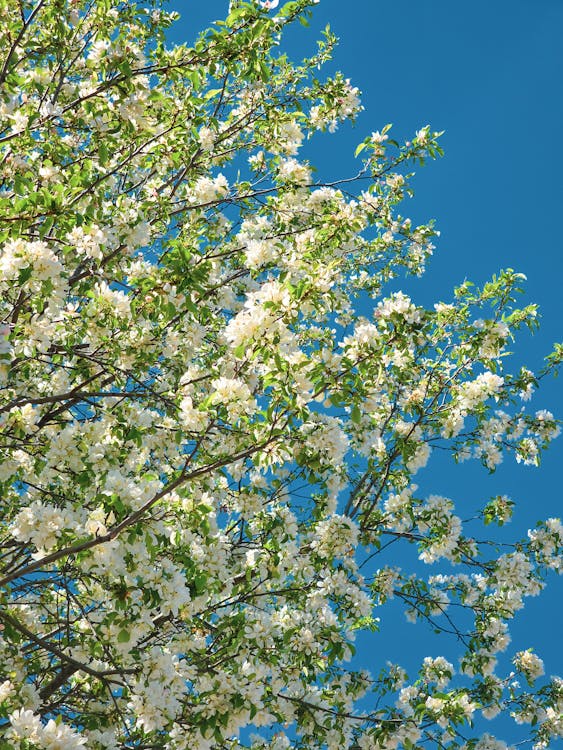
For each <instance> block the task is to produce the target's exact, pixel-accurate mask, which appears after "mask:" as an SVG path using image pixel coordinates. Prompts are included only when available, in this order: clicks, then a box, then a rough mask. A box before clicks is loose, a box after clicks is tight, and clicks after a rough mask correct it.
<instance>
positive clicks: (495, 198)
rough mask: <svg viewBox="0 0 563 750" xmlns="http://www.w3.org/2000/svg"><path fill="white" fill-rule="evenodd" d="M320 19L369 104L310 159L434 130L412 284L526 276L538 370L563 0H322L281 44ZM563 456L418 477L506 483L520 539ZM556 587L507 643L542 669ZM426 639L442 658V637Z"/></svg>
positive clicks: (561, 286)
mask: <svg viewBox="0 0 563 750" xmlns="http://www.w3.org/2000/svg"><path fill="white" fill-rule="evenodd" d="M227 5H228V3H227V0H204V1H203V2H200V3H197V2H195V1H194V0H172V2H170V4H169V7H171V8H172V9H174V10H178V11H179V12H180V13H181V14H182V19H181V20H180V21H179V22H178V23H177V24H176V26H175V27H174V29H173V31H172V33H171V34H170V38H171V39H173V40H174V41H188V42H189V41H193V39H194V38H195V35H196V33H197V31H199V30H200V29H202V28H204V27H205V26H207V25H209V23H210V22H211V21H212V20H213V19H214V18H220V17H223V16H224V15H225V13H226V9H227ZM327 23H330V25H331V28H332V30H333V31H334V32H335V33H336V34H337V36H339V37H340V40H341V41H340V45H339V47H338V49H337V51H336V55H335V61H334V66H333V69H340V70H342V72H343V73H344V74H345V75H346V77H349V78H351V80H352V83H353V84H354V85H356V86H358V87H359V88H360V89H361V90H362V92H363V97H362V101H363V105H364V107H365V110H364V112H363V113H362V114H361V116H360V117H359V118H358V121H357V124H356V126H355V127H354V128H352V127H348V126H346V127H343V128H342V129H341V130H339V131H338V133H337V134H336V135H335V136H333V137H331V139H330V141H328V140H327V138H326V137H321V138H319V139H318V143H317V145H313V146H312V147H311V149H309V150H308V154H307V155H308V156H309V157H310V158H311V160H312V162H313V163H314V164H315V165H316V166H317V168H318V169H319V173H320V175H321V176H323V177H330V178H332V179H334V178H335V177H343V176H346V175H349V174H352V173H353V170H354V160H353V150H354V146H355V144H356V143H357V142H359V141H360V140H362V139H363V138H364V137H365V136H366V135H368V134H369V133H371V131H372V130H377V129H380V128H381V127H382V126H383V125H385V124H386V123H388V122H391V123H393V124H394V129H393V133H394V134H395V137H397V138H399V139H401V138H408V137H409V136H411V135H412V134H413V133H414V131H415V130H417V129H418V128H419V127H421V126H423V125H426V124H427V123H429V124H430V125H431V127H432V128H433V129H435V130H444V131H445V134H444V136H443V138H442V145H443V147H444V148H445V151H446V155H445V157H444V158H443V159H441V160H439V161H437V162H433V163H430V164H428V165H427V166H426V167H425V168H424V169H423V170H421V171H420V172H419V174H417V177H416V179H415V188H416V195H415V197H414V199H412V200H411V201H410V204H409V205H408V207H407V205H403V206H402V208H401V212H402V213H404V214H405V215H410V216H412V217H413V219H414V220H415V221H418V222H421V221H425V220H427V219H428V218H435V219H436V225H437V228H438V229H439V230H440V231H441V237H440V241H439V242H438V247H437V250H436V254H435V257H434V258H433V260H432V261H431V263H430V264H429V267H428V271H427V274H426V276H425V277H424V278H423V279H422V280H420V281H417V282H415V284H414V285H412V284H409V290H408V291H409V292H410V293H411V294H412V295H413V296H414V298H415V299H416V301H418V302H420V303H423V304H431V303H432V302H433V301H435V300H437V299H439V298H441V299H447V298H448V296H449V294H450V291H451V289H452V288H453V287H454V286H455V285H456V284H458V283H459V282H461V281H463V279H465V278H469V279H471V280H473V281H475V282H482V281H484V280H486V279H487V278H489V277H490V276H491V275H492V274H493V273H495V272H496V271H498V270H499V269H500V268H506V267H511V268H515V269H516V270H518V271H521V272H523V273H525V274H526V276H527V277H528V283H527V286H526V289H527V296H526V299H527V301H528V302H532V301H533V302H537V303H538V304H539V305H540V313H541V316H542V320H541V322H542V327H541V330H540V332H539V333H538V334H536V335H535V336H534V337H533V338H531V337H530V336H527V335H525V334H524V335H523V336H522V339H521V342H520V344H518V345H517V347H515V350H516V355H515V358H514V360H515V361H514V369H516V368H517V367H518V366H519V364H521V363H524V362H525V363H526V364H528V365H529V366H530V368H531V369H532V370H538V369H540V366H541V359H542V357H543V356H544V355H545V354H547V353H548V352H549V351H550V350H551V349H550V347H551V345H552V343H553V342H554V341H556V340H562V339H563V283H562V282H563V238H562V230H561V228H560V226H559V223H560V222H559V219H560V217H561V216H563V212H562V205H561V204H562V198H563V189H562V184H561V175H563V97H562V95H561V82H562V80H563V45H562V43H561V39H562V35H563V2H562V1H561V0H510V1H509V0H473V2H472V3H457V2H452V0H425V2H416V1H415V0H392V2H389V1H388V2H380V1H379V0H347V2H345V1H344V0H321V1H320V3H319V4H318V5H317V6H316V8H315V10H314V19H313V22H312V24H311V28H310V29H308V30H306V29H303V28H301V27H299V28H298V29H296V31H295V32H294V33H293V34H292V36H291V37H290V39H289V41H288V43H287V46H286V49H287V51H288V52H289V53H290V54H291V53H292V52H295V55H296V57H297V58H299V57H300V56H301V55H302V54H304V53H305V52H306V51H309V50H312V49H313V48H314V42H315V39H316V38H317V36H318V33H317V32H318V30H319V29H321V28H324V26H325V25H326V24H327ZM327 146H329V147H330V148H327ZM562 376H563V374H562ZM562 384H563V380H561V379H560V380H553V381H551V382H550V383H545V384H544V385H542V388H541V390H540V391H539V392H538V394H537V396H536V398H535V400H534V401H533V405H534V407H535V408H537V409H541V408H548V409H550V410H551V411H553V412H554V413H555V414H556V416H558V417H563V392H562V388H561V385H562ZM562 461H563V437H561V438H560V439H559V440H558V441H556V442H555V443H554V445H553V447H552V449H551V451H550V452H549V453H548V454H546V455H545V457H544V460H543V464H542V466H541V468H540V469H539V470H538V469H533V468H530V467H522V466H517V465H516V464H515V463H513V461H512V460H510V461H508V460H507V461H506V464H503V465H502V466H501V468H500V469H499V471H497V473H496V474H495V475H494V476H492V477H490V476H487V475H485V474H484V472H483V471H482V470H478V469H477V467H475V466H466V465H464V466H461V467H454V466H452V464H451V463H448V462H447V461H441V462H440V463H438V464H432V463H431V464H430V465H429V468H428V469H427V471H426V473H425V474H424V476H422V474H421V476H420V481H419V484H420V485H421V488H423V489H424V490H425V491H427V492H434V493H438V494H444V495H447V496H449V497H452V499H454V500H455V501H456V503H457V504H459V506H460V507H461V508H463V504H464V502H467V503H468V504H471V502H472V501H474V500H475V498H478V499H480V498H481V497H489V496H491V495H494V494H508V495H509V496H511V497H512V498H513V499H514V500H516V501H517V503H518V509H517V513H516V517H515V520H514V523H513V524H512V528H511V529H510V530H511V531H512V533H513V534H514V537H517V536H520V535H521V534H524V533H525V531H526V529H527V528H528V527H529V526H531V525H533V524H534V523H535V522H536V521H537V520H538V519H539V518H544V517H548V516H553V515H558V516H560V515H561V494H562V493H561V478H560V477H561V474H560V466H561V463H562ZM418 479H419V477H418V476H417V480H418ZM461 515H463V511H461ZM550 583H551V587H548V590H547V591H546V592H545V595H543V596H541V597H539V598H535V599H528V600H527V602H528V603H527V606H526V609H525V610H524V612H522V613H521V614H520V616H519V617H518V618H517V620H516V622H515V623H514V625H513V627H512V632H513V644H512V645H511V647H510V652H511V653H513V652H514V651H515V650H517V649H518V648H522V647H527V646H534V647H535V648H536V650H537V652H538V653H539V655H540V656H542V658H544V660H545V662H546V671H548V672H549V673H552V674H553V673H555V674H559V675H563V659H562V656H561V648H560V639H561V633H562V632H563V603H562V602H563V586H562V582H561V580H556V579H554V578H552V579H551V580H550ZM550 588H551V591H550ZM416 630H418V628H417V629H416ZM416 630H415V629H413V626H411V625H408V624H406V623H403V622H402V621H399V620H396V619H395V618H391V619H390V620H389V623H388V624H386V623H385V621H383V622H382V632H381V634H380V635H379V636H377V637H376V638H373V637H372V638H371V640H369V641H365V642H363V644H362V645H363V646H365V649H366V650H365V651H364V656H363V657H362V658H364V659H365V662H364V663H365V664H366V665H367V666H369V665H370V662H372V660H373V667H374V668H375V667H377V665H378V664H380V663H381V662H384V661H385V660H386V659H388V658H389V659H392V660H397V661H402V662H403V663H404V662H407V663H408V662H409V661H411V660H412V659H414V655H415V654H418V656H419V657H423V656H425V655H426V653H420V648H419V644H418V643H415V638H414V636H415V635H417V632H416ZM428 649H429V650H428V653H432V654H433V655H437V654H438V653H441V641H432V642H429V644H428ZM486 729H487V730H493V731H494V727H493V726H490V727H489V726H488V727H486ZM518 736H519V735H518V734H515V735H513V736H509V735H508V733H507V734H506V739H509V740H514V739H516V738H517V737H518ZM520 736H521V735H520ZM561 744H562V745H563V743H561Z"/></svg>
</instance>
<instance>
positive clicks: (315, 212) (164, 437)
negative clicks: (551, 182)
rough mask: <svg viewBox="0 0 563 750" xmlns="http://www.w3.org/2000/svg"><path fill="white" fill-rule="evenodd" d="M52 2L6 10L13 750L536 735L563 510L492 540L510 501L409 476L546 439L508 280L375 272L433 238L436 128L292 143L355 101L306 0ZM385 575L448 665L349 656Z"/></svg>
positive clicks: (0, 688)
mask: <svg viewBox="0 0 563 750" xmlns="http://www.w3.org/2000/svg"><path fill="white" fill-rule="evenodd" d="M34 2H35V4H32V3H31V2H30V0H0V16H1V18H2V28H1V44H0V50H1V52H0V157H1V183H0V253H1V254H0V284H1V292H2V295H1V300H2V301H1V302H0V310H1V317H2V321H3V324H2V329H1V332H0V333H1V352H0V357H1V360H0V365H1V370H0V379H1V383H0V384H1V389H2V390H1V402H0V413H1V417H0V419H1V427H2V437H1V451H2V463H1V466H0V481H1V483H2V491H3V503H2V509H1V515H0V539H1V557H0V579H1V580H0V584H1V593H0V596H1V599H0V605H1V609H0V623H1V627H2V630H1V637H0V737H2V738H3V739H2V740H0V744H1V747H2V748H8V747H10V748H22V749H23V748H25V750H30V749H31V748H45V750H63V749H64V750H70V749H71V748H78V747H80V746H82V745H86V746H87V747H90V748H94V749H99V748H123V749H125V748H131V750H133V749H136V748H138V749H139V750H143V749H144V748H146V749H147V750H148V748H151V749H152V748H154V749H155V750H156V749H157V748H161V747H162V748H164V747H167V748H171V749H172V750H183V748H198V749H200V748H201V749H202V750H205V749H206V748H231V749H234V748H242V747H244V748H246V747H251V748H254V750H259V749H262V748H271V750H281V749H282V748H288V747H294V748H330V750H341V749H344V748H350V749H352V748H354V749H355V750H360V749H361V750H377V749H380V750H384V749H385V748H397V747H404V748H407V749H409V750H411V749H413V748H416V747H419V746H420V745H421V743H426V744H428V742H429V741H430V744H431V745H432V746H436V747H441V748H457V747H460V746H462V745H463V747H465V748H468V749H469V750H471V749H472V748H475V749H477V750H496V749H498V748H503V747H505V744H504V743H503V742H501V741H500V740H496V739H494V738H493V737H492V736H491V735H489V734H485V735H482V734H481V733H480V732H479V731H473V730H472V729H471V725H472V717H474V716H475V717H478V716H480V715H481V714H482V715H484V716H485V717H487V718H492V717H493V716H495V715H496V714H497V713H499V712H500V711H505V712H507V713H511V714H512V715H513V717H514V718H515V720H516V721H517V722H518V723H520V724H523V723H531V724H532V725H533V727H534V728H533V729H532V733H531V734H530V733H528V736H532V735H533V736H534V737H535V742H536V747H545V746H547V745H548V743H549V742H550V739H551V738H553V737H556V736H557V735H560V734H561V733H562V723H561V719H560V714H559V712H560V710H561V704H562V701H563V684H562V682H561V680H558V679H556V678H553V679H552V680H551V681H550V680H545V681H541V680H540V681H539V682H537V680H538V679H539V678H540V677H541V676H542V674H543V665H542V661H541V659H540V658H539V657H538V656H536V655H535V654H534V653H532V652H531V651H522V652H519V653H516V654H515V655H514V658H513V664H514V669H515V671H516V672H517V673H520V679H521V681H522V682H524V681H525V682H526V683H527V686H524V687H522V686H520V687H518V686H517V685H516V684H515V683H514V682H513V677H511V676H509V675H507V674H503V673H500V671H499V669H498V668H497V667H496V657H495V654H496V653H497V652H499V651H503V650H504V649H506V648H507V646H508V644H509V641H510V638H509V634H508V622H509V620H510V619H511V618H512V617H513V615H514V613H515V612H516V611H517V610H519V609H520V608H521V607H522V604H523V599H524V597H526V596H529V595H535V594H537V593H538V592H539V591H540V590H541V588H542V587H543V585H544V577H545V573H546V572H547V571H548V570H549V569H553V570H556V571H559V572H560V571H561V568H562V566H561V559H562V558H561V549H562V544H563V531H562V527H561V524H560V522H559V521H558V520H556V519H549V520H547V521H546V522H545V523H541V524H539V525H538V526H537V528H535V529H533V530H531V531H530V532H529V534H528V538H527V539H525V540H518V541H516V542H515V543H514V544H513V545H511V546H508V547H505V548H504V552H503V554H501V555H500V556H499V554H498V553H497V551H496V548H495V547H491V541H494V538H495V536H494V533H490V530H491V529H492V528H494V526H495V524H500V525H502V524H503V523H505V522H506V521H508V520H509V518H510V515H511V508H512V503H511V501H510V500H509V499H508V498H506V497H504V496H501V497H495V498H493V499H488V500H485V501H484V502H483V507H482V511H481V512H480V513H479V514H478V515H477V516H476V517H475V518H474V519H472V521H471V522H467V523H465V522H464V524H462V522H461V520H460V517H459V516H458V515H457V514H456V511H455V507H454V501H453V500H451V499H448V498H445V497H441V496H435V495H433V496H430V497H425V498H424V497H420V496H419V495H418V494H417V488H416V485H415V484H413V477H414V475H415V474H416V472H417V471H418V470H420V469H421V468H422V467H424V466H425V465H426V463H427V461H428V460H429V458H430V454H431V451H432V448H433V446H439V447H441V448H445V449H447V450H449V451H450V452H452V453H453V455H454V456H455V457H456V459H457V460H465V459H467V458H471V459H477V460H480V461H481V462H482V463H483V465H484V466H485V467H486V469H488V470H490V471H493V470H494V469H495V466H496V465H497V464H498V463H499V462H500V461H501V459H502V456H503V454H512V455H513V456H514V457H515V458H516V460H517V461H523V462H525V463H527V464H537V463H538V461H539V456H540V452H541V451H542V450H543V449H544V448H545V447H546V446H547V444H548V443H549V441H550V439H551V438H553V437H554V436H555V434H556V433H557V431H558V428H557V424H556V422H555V420H554V418H553V416H552V415H551V414H550V413H549V412H547V411H541V412H536V413H533V412H532V413H527V412H525V411H524V410H522V409H521V408H520V401H521V400H524V401H527V400H528V399H529V397H530V395H531V393H532V390H533V389H534V387H535V386H536V385H537V382H538V380H539V377H541V375H540V376H538V377H535V376H534V375H533V374H532V372H531V371H529V370H528V369H521V370H520V371H519V372H518V373H516V374H509V373H507V372H505V371H504V369H503V361H504V360H503V350H504V347H505V345H506V343H507V342H509V341H510V340H511V339H512V337H513V334H514V332H515V331H517V330H518V329H519V328H521V327H522V326H529V327H532V328H533V327H534V326H535V307H534V306H533V305H529V306H527V307H523V308H519V307H516V306H515V295H516V293H517V292H518V291H519V286H520V284H521V280H522V276H521V275H520V274H518V273H515V272H514V271H512V270H507V271H503V272H501V273H500V274H499V275H498V276H497V277H495V278H493V279H492V280H491V281H490V282H489V283H487V284H485V285H484V286H483V288H481V289H477V288H475V287H474V286H472V285H470V284H469V283H465V284H463V285H462V286H461V287H459V288H458V289H456V290H455V293H454V294H453V295H452V296H451V298H450V297H448V298H447V300H448V301H445V302H444V301H440V302H438V303H437V304H436V305H434V308H433V309H429V310H427V309H423V308H421V307H419V306H417V305H416V304H415V303H414V302H413V301H412V300H411V299H410V298H409V297H408V296H406V295H405V294H402V293H400V292H399V293H390V292H389V291H388V289H387V284H388V282H389V281H390V280H392V279H394V278H396V277H398V276H399V275H401V274H407V275H408V274H414V275H420V274H421V273H422V272H423V271H424V264H425V261H426V259H427V258H428V256H429V255H430V253H431V251H432V247H433V246H432V240H433V237H434V234H435V233H434V231H433V229H432V227H431V226H430V225H429V226H413V224H412V223H411V221H410V220H409V219H408V218H405V217H403V216H401V215H400V214H399V213H398V205H399V203H400V201H401V199H402V198H403V196H404V195H405V194H408V193H409V190H410V188H409V174H408V170H409V169H411V168H412V164H413V163H419V162H423V161H424V160H425V159H426V158H427V157H434V156H435V155H436V154H439V153H440V149H439V146H438V145H437V137H438V134H437V133H434V132H431V130H430V129H429V128H428V127H426V128H423V129H422V130H420V131H419V132H418V133H416V136H415V137H414V138H413V139H412V141H410V142H408V143H406V144H404V145H400V144H398V143H396V142H394V141H393V140H391V138H390V136H389V128H388V127H385V128H383V129H382V130H381V132H379V131H378V132H374V133H372V134H371V136H369V137H367V138H366V139H365V140H363V141H362V142H361V143H360V145H359V146H358V149H357V152H356V156H357V157H358V163H359V164H360V166H359V171H358V173H357V174H356V175H355V176H353V177H351V178H349V179H345V180H341V181H340V182H332V183H330V184H325V183H320V182H319V181H316V180H315V179H314V177H313V174H312V168H311V167H310V165H309V164H308V163H307V162H306V161H305V160H303V159H302V158H301V159H300V158H298V154H299V152H300V148H301V146H302V143H303V141H304V139H305V138H309V137H310V136H312V135H313V134H314V132H315V131H317V130H328V131H330V132H332V131H333V130H334V129H335V128H336V127H337V125H338V123H339V122H341V121H343V120H346V119H349V118H352V119H353V118H354V115H355V114H356V113H357V112H358V110H359V109H360V100H359V92H358V91H357V89H355V88H354V87H353V86H352V85H351V84H350V82H349V81H348V80H347V79H345V78H343V77H342V76H341V75H336V76H334V77H332V78H330V77H329V78H321V77H319V76H320V74H319V73H318V69H319V68H320V67H322V64H323V63H324V62H326V61H327V60H328V59H329V58H330V55H331V50H332V48H333V46H334V42H335V40H334V37H333V36H332V35H331V33H330V32H328V31H327V32H326V34H325V36H324V39H323V40H322V41H321V42H320V43H319V44H318V48H317V51H316V53H315V54H314V55H312V56H311V57H310V58H309V59H306V60H305V61H303V62H302V63H300V64H298V65H296V64H293V63H292V62H290V61H289V60H288V58H287V57H286V56H285V55H284V54H283V53H282V52H281V51H280V46H279V38H280V34H281V32H282V31H283V29H284V28H285V27H286V26H287V25H288V24H290V23H292V22H294V21H295V20H301V21H304V22H306V19H307V14H308V13H309V9H308V5H311V4H312V3H311V2H308V0H295V1H294V2H286V3H285V4H282V5H281V6H280V7H278V8H276V10H275V12H272V10H273V8H274V7H275V6H276V5H277V3H275V2H272V1H270V2H267V3H263V4H260V3H238V4H233V7H232V10H231V12H230V15H229V16H228V17H227V18H226V20H225V21H223V22H221V23H218V24H217V25H215V26H214V27H213V29H211V30H208V31H207V32H205V33H204V34H203V35H201V36H200V38H199V40H198V41H197V42H196V44H195V45H194V46H193V47H187V46H179V47H174V48H172V49H170V48H168V47H167V46H166V42H165V30H166V28H167V27H168V26H169V24H170V23H171V22H172V20H173V17H172V16H173V14H167V13H165V12H164V11H163V10H162V9H160V8H159V7H157V5H156V3H155V4H154V5H151V6H150V7H149V8H144V7H141V6H140V5H137V4H136V3H131V2H127V3H123V2H118V1H117V0H96V2H90V0H34ZM274 13H277V15H274ZM560 359H561V348H558V349H556V351H555V352H554V353H553V354H552V355H550V357H549V358H548V360H547V365H546V367H545V369H544V370H543V371H542V375H543V374H545V373H547V372H548V371H549V370H550V369H552V368H553V367H555V366H556V365H557V364H558V362H559V361H560ZM483 524H484V525H485V526H486V527H487V531H488V532H489V533H488V534H485V533H484V532H483V529H482V526H483ZM468 527H469V528H468ZM475 534H477V535H478V536H479V538H481V537H483V536H485V537H486V538H485V539H484V540H483V541H479V542H477V541H476V540H475V538H474V535H475ZM407 546H410V547H413V548H416V550H417V554H418V557H419V558H420V560H421V561H422V562H421V563H420V564H416V565H415V566H414V568H413V569H410V568H406V569H402V568H401V565H403V566H404V564H405V563H404V560H405V559H408V557H407V558H405V555H404V549H405V548H406V547H407ZM423 563H435V565H434V567H433V568H432V569H431V570H432V575H431V576H430V577H429V576H428V575H426V568H425V566H424V565H423ZM391 597H395V598H396V599H399V600H400V601H401V602H402V603H403V604H404V608H405V612H406V615H407V617H408V618H409V619H411V620H413V621H416V622H417V623H418V625H417V627H420V628H424V626H425V624H429V625H430V626H431V627H432V628H434V629H438V630H442V631H444V632H445V633H446V632H447V633H450V634H453V636H454V638H456V639H457V642H458V644H459V656H460V664H459V665H457V664H456V670H457V673H456V670H454V666H453V665H452V664H451V663H449V662H448V661H447V660H446V659H445V658H444V657H442V656H436V657H435V658H431V657H426V658H424V659H423V661H422V663H421V665H420V671H419V673H418V674H417V675H410V677H407V675H406V674H405V673H404V671H403V670H402V669H401V668H400V667H399V666H397V665H387V666H385V664H381V665H376V670H374V671H373V672H372V673H371V674H368V673H367V672H366V671H361V670H359V671H358V670H354V669H352V668H351V666H350V664H349V661H350V658H351V656H352V654H353V653H354V646H353V641H354V635H355V633H356V632H357V631H359V630H362V629H376V628H377V619H378V618H379V617H384V616H385V603H386V601H387V600H389V599H390V598H391ZM374 637H376V636H374ZM444 637H446V636H444ZM524 736H525V735H524Z"/></svg>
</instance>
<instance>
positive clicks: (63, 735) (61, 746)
mask: <svg viewBox="0 0 563 750" xmlns="http://www.w3.org/2000/svg"><path fill="white" fill-rule="evenodd" d="M8 719H9V721H10V729H9V730H8V733H7V736H8V738H9V739H10V740H12V741H13V742H15V743H17V745H18V746H22V747H27V744H25V745H24V744H22V743H28V742H31V743H33V744H34V745H36V746H38V747H39V748H41V749H42V750H78V749H79V748H81V747H82V746H83V745H85V744H86V741H87V740H86V737H84V736H81V735H80V734H78V732H75V731H74V730H73V729H71V728H70V727H69V726H67V725H66V724H63V723H62V722H61V723H58V722H56V721H54V719H49V721H48V722H47V724H45V725H43V724H42V723H41V719H40V718H39V716H37V715H36V714H34V713H33V711H30V710H29V709H19V710H17V711H14V713H12V714H10V716H9V717H8Z"/></svg>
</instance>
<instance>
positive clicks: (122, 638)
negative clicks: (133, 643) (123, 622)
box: [117, 630, 131, 643]
mask: <svg viewBox="0 0 563 750" xmlns="http://www.w3.org/2000/svg"><path fill="white" fill-rule="evenodd" d="M130 640H131V633H130V632H129V631H128V630H120V631H119V633H118V634H117V642H118V643H129V641H130Z"/></svg>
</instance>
